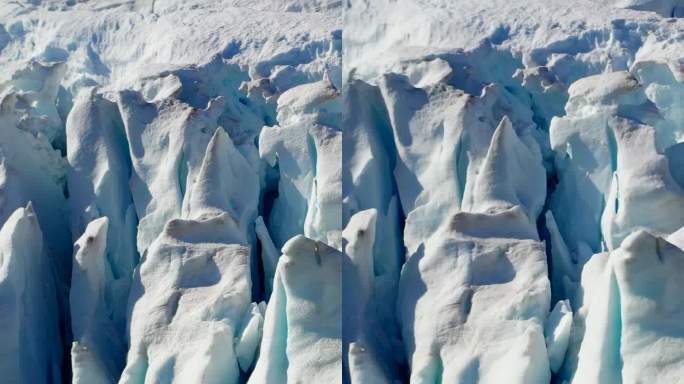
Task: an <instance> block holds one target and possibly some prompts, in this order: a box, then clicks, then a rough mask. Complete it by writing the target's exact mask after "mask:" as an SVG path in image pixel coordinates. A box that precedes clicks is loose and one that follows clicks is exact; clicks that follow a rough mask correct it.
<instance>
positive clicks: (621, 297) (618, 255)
mask: <svg viewBox="0 0 684 384" xmlns="http://www.w3.org/2000/svg"><path fill="white" fill-rule="evenodd" d="M683 263H684V252H683V251H682V250H681V249H680V248H679V247H678V246H676V245H674V244H672V243H670V242H668V241H667V240H666V239H664V238H662V237H658V236H654V235H652V234H650V233H648V232H646V231H643V230H638V231H635V232H633V233H632V234H631V235H629V236H628V237H627V238H626V239H625V240H624V241H623V242H622V244H621V246H620V247H619V248H617V249H615V250H613V251H611V252H610V253H603V254H598V255H595V256H594V257H593V258H592V259H591V260H590V261H589V262H588V263H587V265H586V266H585V269H584V272H583V274H582V289H583V292H584V294H583V303H582V308H581V309H580V311H579V318H578V319H577V321H578V323H579V324H580V326H581V328H580V336H579V337H575V338H574V339H573V340H574V343H575V346H574V350H575V353H576V354H577V355H576V356H577V360H569V361H568V362H567V363H566V364H567V365H570V364H573V362H574V361H577V363H576V364H577V368H576V371H575V373H574V376H572V377H571V378H572V382H573V383H618V382H627V383H635V382H640V381H643V380H653V381H654V382H663V383H665V382H677V381H678V380H679V379H680V378H681V376H682V372H681V370H682V365H681V359H682V352H681V345H682V343H683V342H684V337H683V335H684V334H683V331H682V327H681V325H680V324H679V323H680V321H679V320H678V319H681V317H682V313H683V309H682V308H683V307H682V300H681V299H680V296H678V295H677V294H676V293H675V292H677V291H678V290H679V289H680V285H681V282H680V279H679V278H678V276H679V274H680V272H681V270H682V268H684V265H683Z"/></svg>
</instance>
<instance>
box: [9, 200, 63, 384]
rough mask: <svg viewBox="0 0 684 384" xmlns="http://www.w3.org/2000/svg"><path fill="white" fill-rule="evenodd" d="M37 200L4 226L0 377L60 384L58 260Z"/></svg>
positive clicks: (15, 214)
mask: <svg viewBox="0 0 684 384" xmlns="http://www.w3.org/2000/svg"><path fill="white" fill-rule="evenodd" d="M56 262H58V260H56V259H54V258H52V256H51V255H50V253H48V251H47V248H46V247H45V244H44V242H43V232H42V231H41V228H40V225H39V223H38V218H37V217H36V213H35V211H34V210H33V207H32V205H31V204H28V205H27V206H26V207H25V208H23V207H22V208H18V209H17V210H15V211H14V213H12V215H10V216H9V217H8V218H7V221H5V223H4V224H3V226H2V229H0V305H1V306H2V310H1V311H0V319H2V320H1V321H0V323H2V330H1V331H0V340H2V342H0V375H2V377H3V380H4V381H6V382H8V383H23V382H27V381H28V382H36V383H48V382H54V383H58V382H60V381H61V379H62V369H61V365H62V354H63V350H62V335H61V334H60V322H61V320H60V309H59V303H58V295H59V291H58V288H57V286H58V284H59V280H58V279H57V276H55V270H56V269H55V263H56Z"/></svg>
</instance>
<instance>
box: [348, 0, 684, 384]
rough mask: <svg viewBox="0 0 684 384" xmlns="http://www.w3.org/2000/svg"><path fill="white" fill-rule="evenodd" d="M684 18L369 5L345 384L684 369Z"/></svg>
mask: <svg viewBox="0 0 684 384" xmlns="http://www.w3.org/2000/svg"><path fill="white" fill-rule="evenodd" d="M681 16H684V3H682V2H681V1H666V0H664V1H658V0H654V1H636V0H626V1H612V0H611V1H609V0H604V1H589V0H572V1H559V0H543V1H542V0H529V1H517V2H516V1H505V0H491V1H441V0H373V1H370V0H352V1H351V2H350V7H349V8H348V10H347V12H346V13H345V16H344V17H345V22H344V26H345V29H344V39H343V52H344V54H343V66H344V70H343V78H344V88H343V98H344V111H343V117H344V120H343V127H344V138H343V199H344V205H343V221H344V222H345V225H346V227H345V229H344V230H343V232H342V236H343V239H344V241H345V242H344V245H345V248H344V250H345V253H346V256H347V258H346V259H345V261H344V263H343V274H344V279H345V286H344V291H343V313H344V318H345V321H344V328H343V347H342V348H343V366H344V368H343V371H344V374H343V375H344V376H343V377H344V380H345V381H347V382H352V383H394V382H411V383H416V384H436V383H462V384H474V383H488V384H489V383H492V384H494V383H497V384H498V383H520V384H531V383H549V382H552V383H573V384H605V383H616V384H617V383H625V384H626V383H645V382H649V383H680V382H684V381H683V380H684V379H682V378H683V377H684V356H682V343H684V331H683V328H682V324H683V323H684V303H683V302H682V300H681V289H682V287H681V278H680V277H681V275H682V273H684V242H683V240H682V239H684V237H683V236H682V233H684V177H683V174H682V169H684V155H683V153H684V152H683V149H682V148H684V20H681V19H678V17H681ZM349 284H351V285H352V286H353V287H355V288H352V287H348V285H349ZM356 287H358V288H356Z"/></svg>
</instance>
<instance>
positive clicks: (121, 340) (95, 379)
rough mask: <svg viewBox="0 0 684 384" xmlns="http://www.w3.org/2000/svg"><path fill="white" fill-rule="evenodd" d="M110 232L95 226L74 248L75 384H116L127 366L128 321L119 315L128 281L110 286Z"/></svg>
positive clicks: (103, 224) (99, 222) (101, 222)
mask: <svg viewBox="0 0 684 384" xmlns="http://www.w3.org/2000/svg"><path fill="white" fill-rule="evenodd" d="M108 227H109V219H107V217H101V218H99V219H95V220H93V221H92V222H90V223H89V224H88V226H87V227H86V229H85V231H84V232H83V235H82V236H81V237H80V238H79V240H78V241H77V242H76V244H75V246H74V252H75V253H74V261H73V272H72V276H71V289H70V290H69V304H70V311H71V329H72V334H73V338H74V341H73V344H72V348H71V367H72V368H71V369H72V371H73V374H72V375H73V379H72V381H73V382H74V383H84V384H85V383H102V384H105V383H115V382H116V381H117V379H118V377H119V375H120V374H121V371H122V370H123V365H124V361H125V356H126V339H125V337H124V335H125V333H124V332H125V322H123V321H122V320H124V321H125V318H124V319H121V318H120V314H119V313H117V312H119V311H121V309H122V308H125V305H124V303H122V302H121V296H122V295H121V292H120V290H121V286H124V287H125V291H124V292H125V293H126V295H125V297H126V298H127V297H128V295H127V293H128V289H127V288H128V286H129V285H130V281H120V282H119V284H118V285H117V284H115V283H112V282H113V281H114V279H113V277H112V275H113V272H112V268H111V266H110V264H109V262H108V259H107V256H108V253H107V245H108V244H109V242H108V241H107V233H108ZM124 314H125V313H124Z"/></svg>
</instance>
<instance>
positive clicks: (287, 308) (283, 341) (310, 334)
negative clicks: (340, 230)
mask: <svg viewBox="0 0 684 384" xmlns="http://www.w3.org/2000/svg"><path fill="white" fill-rule="evenodd" d="M342 257H343V254H342V253H341V252H340V251H338V250H336V249H334V248H332V247H330V246H328V245H325V244H324V243H322V242H320V241H316V240H312V239H308V238H306V237H304V236H301V235H300V236H295V237H294V238H292V239H290V240H289V241H288V242H287V243H286V244H285V246H284V247H283V255H282V256H281V258H280V259H279V261H278V267H277V269H276V273H275V280H274V283H273V294H272V295H271V299H270V301H269V303H268V307H267V308H266V317H265V321H264V335H263V337H264V339H263V342H262V344H261V348H260V351H259V360H258V361H257V363H256V366H255V368H254V372H252V375H251V376H250V378H249V380H248V383H250V384H271V383H290V382H306V381H308V380H310V378H312V377H315V378H316V380H320V381H322V382H326V383H342V340H341V339H342V308H341V301H342V296H341V289H342V288H341V277H342V274H341V271H342Z"/></svg>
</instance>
